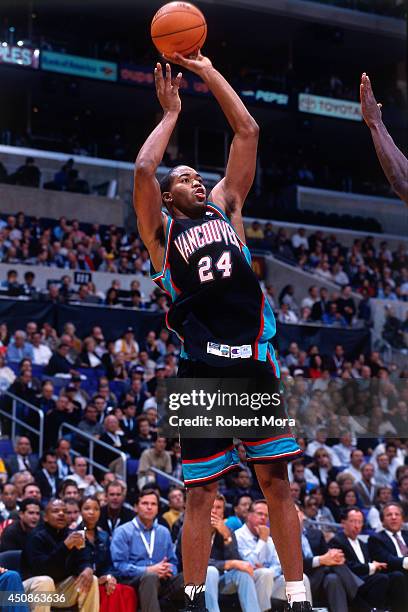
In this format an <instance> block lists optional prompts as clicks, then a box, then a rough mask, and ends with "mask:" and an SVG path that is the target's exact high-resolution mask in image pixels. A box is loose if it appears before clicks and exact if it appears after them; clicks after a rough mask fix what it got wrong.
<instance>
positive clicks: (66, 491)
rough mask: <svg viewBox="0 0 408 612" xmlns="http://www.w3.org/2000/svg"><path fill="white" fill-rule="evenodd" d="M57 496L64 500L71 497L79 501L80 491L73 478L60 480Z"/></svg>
mask: <svg viewBox="0 0 408 612" xmlns="http://www.w3.org/2000/svg"><path fill="white" fill-rule="evenodd" d="M58 497H59V498H60V499H64V500H67V499H73V500H75V501H77V502H79V501H80V499H81V493H80V490H79V488H78V485H77V483H76V482H75V480H71V479H70V478H67V479H66V480H64V481H63V482H61V483H60V486H59V488H58Z"/></svg>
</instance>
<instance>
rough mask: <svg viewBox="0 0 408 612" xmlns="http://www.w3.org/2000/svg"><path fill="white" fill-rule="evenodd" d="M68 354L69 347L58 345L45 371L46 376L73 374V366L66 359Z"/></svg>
mask: <svg viewBox="0 0 408 612" xmlns="http://www.w3.org/2000/svg"><path fill="white" fill-rule="evenodd" d="M69 352H70V346H69V345H68V344H65V343H64V344H60V345H59V347H58V349H57V352H56V353H54V354H53V356H52V357H51V359H50V361H49V362H48V366H47V368H46V370H45V372H46V374H48V376H54V375H55V374H70V373H71V374H72V373H73V368H74V364H73V363H72V362H71V361H69V359H68V354H69Z"/></svg>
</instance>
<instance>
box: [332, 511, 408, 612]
mask: <svg viewBox="0 0 408 612" xmlns="http://www.w3.org/2000/svg"><path fill="white" fill-rule="evenodd" d="M341 524H342V527H343V531H344V533H339V534H337V535H335V536H334V538H333V539H332V540H331V541H330V547H331V548H337V549H340V550H342V551H343V553H344V556H345V559H346V564H347V566H348V567H349V568H350V570H351V571H352V572H353V573H354V574H356V575H357V576H359V577H360V578H361V579H362V580H363V581H364V584H363V585H362V586H361V587H360V588H359V591H358V592H359V595H360V596H361V597H363V599H364V600H365V601H367V602H368V603H369V604H371V606H372V607H374V608H380V609H381V608H382V609H384V610H386V609H387V608H389V604H390V603H391V605H392V609H393V610H394V609H396V610H397V609H398V607H399V605H400V599H399V597H400V595H399V593H400V588H401V586H402V585H401V584H400V583H401V579H402V580H403V577H402V576H399V575H398V573H394V572H390V573H388V572H387V573H386V570H387V564H386V563H380V562H379V561H375V560H373V559H372V558H371V557H370V554H369V550H368V546H367V544H366V543H365V542H363V541H362V540H360V539H359V537H358V536H359V535H360V534H361V532H362V529H363V526H364V515H363V513H362V511H361V510H360V509H359V508H357V507H352V508H349V509H348V510H346V511H345V512H344V514H343V517H342V521H341ZM402 588H403V586H402ZM397 593H398V595H397Z"/></svg>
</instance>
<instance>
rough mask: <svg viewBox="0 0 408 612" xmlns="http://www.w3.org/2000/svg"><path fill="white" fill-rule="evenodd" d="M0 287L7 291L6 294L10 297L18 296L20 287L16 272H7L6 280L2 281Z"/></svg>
mask: <svg viewBox="0 0 408 612" xmlns="http://www.w3.org/2000/svg"><path fill="white" fill-rule="evenodd" d="M1 287H3V288H4V289H7V293H8V295H10V296H16V295H20V294H21V285H20V283H19V282H18V272H17V271H16V270H8V272H7V280H5V281H2V283H1Z"/></svg>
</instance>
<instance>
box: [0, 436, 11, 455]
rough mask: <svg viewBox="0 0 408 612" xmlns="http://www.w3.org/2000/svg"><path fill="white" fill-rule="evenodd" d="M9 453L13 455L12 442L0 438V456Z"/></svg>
mask: <svg viewBox="0 0 408 612" xmlns="http://www.w3.org/2000/svg"><path fill="white" fill-rule="evenodd" d="M9 455H14V448H13V443H12V442H11V440H8V439H6V440H0V457H1V458H2V459H4V458H6V457H8V456H9Z"/></svg>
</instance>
